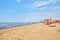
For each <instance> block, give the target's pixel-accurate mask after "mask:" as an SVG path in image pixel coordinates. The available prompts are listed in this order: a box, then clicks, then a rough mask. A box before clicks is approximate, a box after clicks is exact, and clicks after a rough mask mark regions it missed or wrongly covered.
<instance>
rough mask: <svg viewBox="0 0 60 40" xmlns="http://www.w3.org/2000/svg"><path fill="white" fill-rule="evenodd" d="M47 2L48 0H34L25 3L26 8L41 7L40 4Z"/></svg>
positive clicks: (46, 3)
mask: <svg viewBox="0 0 60 40" xmlns="http://www.w3.org/2000/svg"><path fill="white" fill-rule="evenodd" d="M48 4H49V2H48V1H35V2H33V3H31V4H29V5H25V6H26V7H27V8H32V9H33V8H38V7H41V6H44V5H48Z"/></svg>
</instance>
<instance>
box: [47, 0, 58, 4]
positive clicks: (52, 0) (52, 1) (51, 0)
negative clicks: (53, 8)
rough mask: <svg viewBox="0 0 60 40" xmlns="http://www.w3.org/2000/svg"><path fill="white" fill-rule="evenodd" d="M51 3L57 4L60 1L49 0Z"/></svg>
mask: <svg viewBox="0 0 60 40" xmlns="http://www.w3.org/2000/svg"><path fill="white" fill-rule="evenodd" d="M48 1H49V2H51V3H56V2H58V1H59V0H48Z"/></svg>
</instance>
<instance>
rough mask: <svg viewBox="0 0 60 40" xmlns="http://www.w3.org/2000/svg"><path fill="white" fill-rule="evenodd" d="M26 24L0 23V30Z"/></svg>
mask: <svg viewBox="0 0 60 40" xmlns="http://www.w3.org/2000/svg"><path fill="white" fill-rule="evenodd" d="M24 24H28V23H27V22H0V28H6V27H12V26H17V25H24Z"/></svg>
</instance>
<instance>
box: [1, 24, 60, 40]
mask: <svg viewBox="0 0 60 40" xmlns="http://www.w3.org/2000/svg"><path fill="white" fill-rule="evenodd" d="M52 25H56V27H50V25H45V24H43V23H36V24H28V25H23V26H16V27H11V28H5V29H0V40H60V31H59V30H60V24H52Z"/></svg>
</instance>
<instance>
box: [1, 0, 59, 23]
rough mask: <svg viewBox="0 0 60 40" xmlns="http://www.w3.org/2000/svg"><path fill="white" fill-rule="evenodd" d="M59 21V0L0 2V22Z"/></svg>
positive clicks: (12, 0)
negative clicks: (45, 19) (50, 18)
mask: <svg viewBox="0 0 60 40" xmlns="http://www.w3.org/2000/svg"><path fill="white" fill-rule="evenodd" d="M49 17H52V18H53V19H56V20H57V19H58V20H60V0H0V22H38V21H40V20H42V19H44V18H49Z"/></svg>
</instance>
